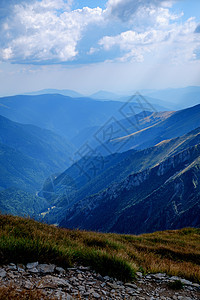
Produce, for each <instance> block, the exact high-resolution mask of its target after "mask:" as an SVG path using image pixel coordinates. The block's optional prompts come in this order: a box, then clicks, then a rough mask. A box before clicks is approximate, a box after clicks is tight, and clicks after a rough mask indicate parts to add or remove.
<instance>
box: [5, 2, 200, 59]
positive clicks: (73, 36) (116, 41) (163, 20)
mask: <svg viewBox="0 0 200 300" xmlns="http://www.w3.org/2000/svg"><path fill="white" fill-rule="evenodd" d="M173 2H174V1H165V0H137V1H136V0H108V1H107V4H106V8H105V9H102V8H100V7H96V8H89V7H84V8H81V9H76V10H73V9H72V4H73V1H72V0H68V1H67V0H66V1H64V0H41V1H38V0H30V1H25V0H24V1H23V0H21V1H17V0H1V2H0V12H1V13H0V34H1V40H0V61H3V62H11V63H25V64H69V63H70V64H80V63H89V62H99V61H121V62H125V61H135V62H138V63H141V62H143V61H145V59H146V58H149V56H151V55H154V54H155V53H157V55H158V57H162V56H163V55H165V58H166V59H169V61H171V62H175V63H182V62H184V61H190V60H194V59H199V54H198V53H199V52H198V51H197V49H199V48H200V36H199V35H197V34H195V33H199V32H200V27H199V26H200V25H198V24H197V23H196V21H195V19H194V18H191V19H189V20H187V21H186V22H181V17H182V14H179V15H176V14H174V13H173V12H172V7H173Z"/></svg>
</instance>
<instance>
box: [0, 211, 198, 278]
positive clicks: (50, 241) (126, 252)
mask: <svg viewBox="0 0 200 300" xmlns="http://www.w3.org/2000/svg"><path fill="white" fill-rule="evenodd" d="M32 261H39V262H46V263H55V264H58V265H60V266H63V267H69V266H72V265H74V264H76V263H77V264H82V265H85V266H91V267H92V268H93V269H95V270H96V271H97V272H99V273H101V274H102V275H110V276H113V277H116V278H118V279H123V280H125V281H128V280H133V279H134V277H135V272H136V271H137V270H139V271H142V272H144V273H148V272H152V273H154V272H166V273H167V274H169V275H177V276H182V277H184V278H187V279H190V280H192V281H196V282H200V229H192V228H186V229H181V230H175V231H163V232H155V233H152V234H143V235H139V236H134V235H118V234H103V233H95V232H86V231H79V230H68V229H59V228H56V227H54V226H49V225H46V224H42V223H39V222H36V221H33V220H30V219H23V218H20V217H13V216H4V215H0V265H3V264H5V263H10V262H14V263H27V262H32Z"/></svg>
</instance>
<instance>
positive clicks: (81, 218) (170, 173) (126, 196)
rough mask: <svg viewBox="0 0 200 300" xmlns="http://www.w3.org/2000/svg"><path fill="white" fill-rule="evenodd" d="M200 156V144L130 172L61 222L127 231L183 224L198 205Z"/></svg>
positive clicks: (79, 204)
mask: <svg viewBox="0 0 200 300" xmlns="http://www.w3.org/2000/svg"><path fill="white" fill-rule="evenodd" d="M199 155H200V144H198V145H195V146H193V147H189V148H187V149H186V150H184V151H181V152H180V153H178V154H176V155H174V156H171V157H169V158H167V159H165V160H164V161H163V162H161V163H160V164H157V165H156V166H154V167H152V168H149V169H146V170H144V171H142V172H139V173H136V174H131V175H129V176H128V177H127V178H126V179H125V180H123V181H122V182H120V183H115V184H112V185H111V186H110V187H109V188H107V189H106V190H105V191H103V192H100V193H99V194H97V195H94V196H90V197H87V198H85V199H83V200H81V201H79V202H78V203H76V204H75V205H74V206H72V207H71V208H69V209H68V211H67V214H66V216H65V219H64V220H63V221H62V222H61V225H62V226H65V227H79V228H84V229H90V230H101V231H114V232H115V231H116V232H126V233H140V232H150V231H154V230H159V229H167V228H176V226H179V227H181V226H182V225H181V224H182V222H183V220H184V217H183V216H184V214H186V213H187V211H188V210H191V211H192V207H193V206H195V207H198V205H197V204H198V193H197V187H198V178H199V177H198V176H199V159H198V157H199ZM191 174H192V176H191ZM192 187H194V188H195V193H194V191H193V188H192ZM191 192H193V198H191V200H190V198H189V195H190V193H191ZM191 195H192V193H191ZM190 197H192V196H190ZM175 199H179V200H175ZM192 199H193V200H192ZM180 207H181V209H180ZM191 221H192V220H191V219H188V223H187V226H190V225H192V224H191ZM198 222H199V221H198V218H197V220H196V223H195V224H197V223H198ZM184 226H186V224H184Z"/></svg>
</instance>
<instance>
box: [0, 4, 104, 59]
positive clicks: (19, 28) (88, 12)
mask: <svg viewBox="0 0 200 300" xmlns="http://www.w3.org/2000/svg"><path fill="white" fill-rule="evenodd" d="M70 5H71V1H68V2H65V1H63V0H42V1H41V2H38V1H35V2H34V3H30V4H28V3H23V4H18V5H15V6H14V7H13V13H12V16H10V18H8V20H6V21H5V22H4V23H3V24H2V28H1V32H2V41H4V44H5V46H4V45H1V50H0V58H1V59H2V60H4V61H6V60H11V61H12V62H27V61H28V62H33V63H37V62H38V63H44V62H45V61H52V62H65V61H70V60H73V59H74V58H75V57H76V55H77V54H78V51H77V49H76V47H77V43H78V41H79V40H80V39H81V38H82V32H83V30H84V29H85V28H86V27H87V26H88V24H90V23H93V22H99V21H100V20H101V17H102V9H101V8H94V9H91V8H87V7H85V8H83V9H77V10H74V11H70Z"/></svg>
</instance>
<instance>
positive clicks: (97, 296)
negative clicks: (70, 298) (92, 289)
mask: <svg viewBox="0 0 200 300" xmlns="http://www.w3.org/2000/svg"><path fill="white" fill-rule="evenodd" d="M92 296H93V297H94V298H95V299H98V298H100V297H101V296H100V295H99V294H98V293H93V294H92Z"/></svg>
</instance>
